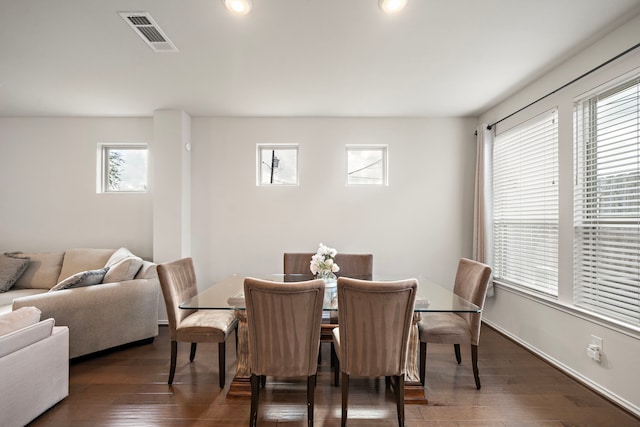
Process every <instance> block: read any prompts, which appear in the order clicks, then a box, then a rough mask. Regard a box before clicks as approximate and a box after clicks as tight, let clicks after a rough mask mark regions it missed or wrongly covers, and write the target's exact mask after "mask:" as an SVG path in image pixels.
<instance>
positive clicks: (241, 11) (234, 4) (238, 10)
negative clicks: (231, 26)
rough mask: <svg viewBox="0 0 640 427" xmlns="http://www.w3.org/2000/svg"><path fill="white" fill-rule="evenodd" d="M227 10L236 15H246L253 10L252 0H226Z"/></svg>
mask: <svg viewBox="0 0 640 427" xmlns="http://www.w3.org/2000/svg"><path fill="white" fill-rule="evenodd" d="M224 5H225V7H226V8H227V10H228V11H229V12H231V13H233V14H235V15H246V14H247V13H249V12H250V11H251V6H252V5H251V0H224Z"/></svg>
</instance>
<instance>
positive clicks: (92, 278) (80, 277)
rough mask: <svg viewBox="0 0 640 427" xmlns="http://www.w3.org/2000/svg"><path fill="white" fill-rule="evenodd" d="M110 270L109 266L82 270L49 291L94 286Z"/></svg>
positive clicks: (100, 281)
mask: <svg viewBox="0 0 640 427" xmlns="http://www.w3.org/2000/svg"><path fill="white" fill-rule="evenodd" d="M108 270H109V267H105V268H101V269H98V270H87V271H81V272H79V273H76V274H74V275H73V276H70V277H67V278H66V279H64V280H62V281H60V282H58V284H57V285H55V286H54V287H53V288H51V289H50V290H49V292H54V291H59V290H61V289H69V288H81V287H83V286H92V285H97V284H100V283H102V279H104V275H105V274H106V273H107V271H108Z"/></svg>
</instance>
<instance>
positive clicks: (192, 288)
mask: <svg viewBox="0 0 640 427" xmlns="http://www.w3.org/2000/svg"><path fill="white" fill-rule="evenodd" d="M158 279H159V280H160V287H161V288H162V295H163V296H164V303H165V307H166V308H167V317H168V320H169V339H170V340H171V367H170V368H169V381H168V383H169V385H171V384H173V377H174V374H175V372H176V358H177V353H178V342H190V343H191V352H190V355H189V361H190V362H193V360H194V359H195V357H196V348H197V344H198V343H218V375H219V379H220V388H224V383H225V369H226V368H225V357H226V354H225V353H226V345H225V343H226V340H227V338H228V337H229V335H230V334H231V332H232V331H234V330H235V331H236V342H237V333H238V332H237V326H238V320H237V319H236V317H235V315H234V313H233V311H231V310H204V309H200V310H195V309H182V308H180V304H182V303H183V302H185V301H188V300H189V299H191V298H193V297H194V296H195V295H196V294H197V293H198V286H197V282H196V273H195V269H194V266H193V260H192V259H191V258H183V259H179V260H177V261H172V262H167V263H164V264H158Z"/></svg>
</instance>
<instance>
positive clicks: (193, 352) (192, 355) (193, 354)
mask: <svg viewBox="0 0 640 427" xmlns="http://www.w3.org/2000/svg"><path fill="white" fill-rule="evenodd" d="M196 348H198V343H195V342H192V343H191V352H190V353H189V362H193V359H195V358H196Z"/></svg>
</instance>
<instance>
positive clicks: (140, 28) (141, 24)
mask: <svg viewBox="0 0 640 427" xmlns="http://www.w3.org/2000/svg"><path fill="white" fill-rule="evenodd" d="M119 15H120V16H121V17H122V19H124V20H125V21H126V22H127V24H129V25H130V26H131V28H133V29H134V30H135V32H136V33H137V34H138V35H139V36H140V38H142V40H144V42H145V43H146V44H148V45H149V46H150V47H151V49H153V50H154V51H155V52H177V51H178V48H177V47H176V46H175V45H174V44H173V42H172V41H171V40H169V37H167V36H166V35H165V33H164V32H163V31H162V30H161V29H160V27H159V26H158V24H156V23H155V21H154V20H153V18H152V17H151V15H149V14H148V13H147V12H119Z"/></svg>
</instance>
